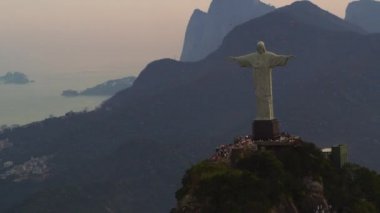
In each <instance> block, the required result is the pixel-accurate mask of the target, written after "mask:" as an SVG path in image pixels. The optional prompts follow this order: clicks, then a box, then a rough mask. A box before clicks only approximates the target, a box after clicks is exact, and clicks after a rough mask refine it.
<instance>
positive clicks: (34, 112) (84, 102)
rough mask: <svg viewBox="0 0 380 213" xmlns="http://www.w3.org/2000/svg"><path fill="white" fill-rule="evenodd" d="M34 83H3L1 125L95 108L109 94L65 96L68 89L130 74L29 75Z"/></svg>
mask: <svg viewBox="0 0 380 213" xmlns="http://www.w3.org/2000/svg"><path fill="white" fill-rule="evenodd" d="M0 74H1V75H2V73H0ZM27 75H28V77H29V78H30V79H31V80H34V81H35V82H34V83H31V84H26V85H0V125H4V124H6V125H13V124H19V125H22V124H27V123H30V122H33V121H39V120H43V119H45V118H48V117H49V116H61V115H64V114H65V113H66V112H69V111H82V110H84V109H86V108H87V109H89V110H91V109H94V108H95V107H96V106H98V105H99V104H101V103H102V102H103V101H104V100H106V99H108V98H109V97H72V98H68V97H63V96H61V93H62V91H63V90H65V89H75V90H83V89H85V88H88V87H92V86H95V85H96V84H99V83H102V82H104V81H106V80H110V79H116V78H121V77H126V76H128V75H127V74H126V73H122V72H119V73H117V72H115V73H97V72H81V73H58V74H51V73H49V74H37V75H36V74H35V75H32V74H27Z"/></svg>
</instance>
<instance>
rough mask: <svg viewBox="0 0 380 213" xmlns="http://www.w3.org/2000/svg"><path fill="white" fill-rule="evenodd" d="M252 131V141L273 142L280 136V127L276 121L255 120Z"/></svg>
mask: <svg viewBox="0 0 380 213" xmlns="http://www.w3.org/2000/svg"><path fill="white" fill-rule="evenodd" d="M252 131H253V139H254V140H273V139H276V138H278V137H279V136H280V125H279V123H278V120H277V119H273V120H255V121H253V124H252Z"/></svg>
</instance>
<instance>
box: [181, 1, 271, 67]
mask: <svg viewBox="0 0 380 213" xmlns="http://www.w3.org/2000/svg"><path fill="white" fill-rule="evenodd" d="M272 10H274V7H272V6H269V5H266V4H264V3H262V2H261V1H260V0H213V1H212V2H211V5H210V8H209V10H208V12H207V13H205V12H203V11H201V10H198V9H197V10H195V11H194V12H193V15H192V16H191V18H190V21H189V23H188V26H187V30H186V35H185V40H184V45H183V49H182V55H181V61H197V60H200V59H203V58H204V57H206V56H207V55H208V54H209V53H211V52H212V51H214V50H216V49H217V48H218V46H219V45H220V44H221V42H222V40H223V37H224V36H225V35H226V34H227V33H228V32H230V31H231V30H232V29H233V28H234V27H235V26H236V25H238V24H241V23H243V22H245V21H248V20H250V19H253V18H255V17H259V16H261V15H263V14H266V13H268V12H270V11H272Z"/></svg>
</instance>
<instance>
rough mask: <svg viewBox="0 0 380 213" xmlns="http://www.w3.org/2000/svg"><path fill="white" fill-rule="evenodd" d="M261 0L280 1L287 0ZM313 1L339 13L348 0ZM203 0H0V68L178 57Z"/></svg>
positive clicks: (104, 66)
mask: <svg viewBox="0 0 380 213" xmlns="http://www.w3.org/2000/svg"><path fill="white" fill-rule="evenodd" d="M234 1H235V0H234ZM265 2H269V3H271V4H272V5H275V6H282V5H284V4H289V3H291V2H293V1H292V0H265ZM313 2H314V3H317V4H319V5H321V7H322V8H324V9H327V10H329V11H332V12H334V13H336V14H338V15H339V16H343V14H344V10H345V7H346V4H347V3H348V0H314V1H313ZM209 4H210V0H33V1H31V0H1V1H0V74H1V73H5V72H7V71H12V70H19V71H23V72H25V73H27V74H31V75H32V74H35V73H44V72H50V73H57V72H81V71H96V72H120V71H125V73H126V75H128V74H136V73H138V72H140V71H141V69H142V68H143V67H144V66H145V65H146V64H147V63H148V62H150V61H152V60H155V59H159V58H163V57H169V58H178V57H179V56H180V51H181V48H182V42H183V36H184V33H185V28H186V24H187V21H188V20H189V17H190V15H191V13H192V11H193V9H195V8H201V9H202V10H207V8H208V6H209ZM105 80H106V79H105Z"/></svg>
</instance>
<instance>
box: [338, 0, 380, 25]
mask: <svg viewBox="0 0 380 213" xmlns="http://www.w3.org/2000/svg"><path fill="white" fill-rule="evenodd" d="M345 19H346V20H347V21H348V22H351V23H353V24H356V25H358V26H360V27H362V28H363V29H365V30H367V31H368V32H370V33H379V32H380V2H378V1H374V0H360V1H353V2H351V3H350V4H349V5H348V6H347V9H346V18H345Z"/></svg>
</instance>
